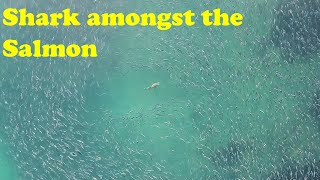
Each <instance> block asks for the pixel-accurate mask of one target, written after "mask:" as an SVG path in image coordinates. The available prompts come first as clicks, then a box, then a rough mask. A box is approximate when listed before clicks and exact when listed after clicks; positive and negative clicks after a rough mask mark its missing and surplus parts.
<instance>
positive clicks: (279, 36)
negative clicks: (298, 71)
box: [271, 0, 320, 62]
mask: <svg viewBox="0 0 320 180" xmlns="http://www.w3.org/2000/svg"><path fill="white" fill-rule="evenodd" d="M319 19H320V0H293V1H289V2H285V3H281V4H280V5H279V6H278V8H277V9H276V19H275V23H274V26H273V28H272V30H271V41H272V43H274V45H275V46H277V47H279V48H280V49H281V51H282V55H283V56H284V58H286V59H287V60H288V61H289V62H292V61H294V59H295V58H296V57H297V56H300V57H301V56H307V55H311V54H313V53H316V52H317V51H318V50H319V48H320V22H319Z"/></svg>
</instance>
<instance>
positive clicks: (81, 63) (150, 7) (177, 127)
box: [0, 0, 320, 179]
mask: <svg viewBox="0 0 320 180" xmlns="http://www.w3.org/2000/svg"><path fill="white" fill-rule="evenodd" d="M314 2H315V3H319V1H317V0H314ZM281 3H283V2H282V1H275V0H272V1H268V2H266V1H262V0H259V1H254V2H234V3H233V4H231V3H230V2H225V1H217V2H213V1H201V2H192V1H188V2H182V1H177V0H174V1H148V2H144V1H122V0H118V1H109V2H107V1H95V2H91V1H86V2H81V3H78V2H75V1H71V0H70V1H68V2H60V1H54V0H50V1H32V2H31V1H30V2H29V4H26V3H25V2H24V1H22V0H21V1H16V2H12V1H8V0H6V1H3V2H1V3H0V10H1V12H2V11H3V10H4V9H5V8H7V7H16V8H22V7H27V8H28V10H30V11H33V12H56V11H60V10H62V9H64V8H72V9H73V11H76V12H79V13H80V14H82V15H85V14H88V13H89V12H99V13H104V12H106V11H112V12H124V13H126V12H137V13H142V12H156V13H157V12H168V11H169V12H178V11H186V10H188V9H192V10H193V11H194V12H196V13H197V14H200V13H201V11H204V10H207V9H209V10H212V9H215V8H217V7H220V8H221V9H222V10H223V11H226V12H229V13H232V12H235V11H238V12H241V13H242V14H244V24H243V25H242V26H240V27H224V28H223V27H204V26H201V25H200V23H201V20H200V17H197V23H198V25H196V26H194V27H177V28H172V29H171V30H169V31H158V30H157V29H156V28H153V27H120V28H119V27H118V28H111V27H95V28H88V27H85V26H83V27H80V28H79V27H69V28H65V27H61V28H49V27H48V28H17V27H14V28H8V27H3V26H0V31H1V36H0V37H1V40H2V42H3V41H4V40H6V39H9V38H16V39H18V40H19V41H21V42H31V41H32V40H35V39H41V40H42V41H46V42H51V43H58V44H60V43H64V44H71V43H78V44H84V43H88V42H94V43H95V44H96V45H97V47H98V51H99V54H100V57H99V58H98V59H81V58H75V59H70V58H66V59H18V58H15V59H6V58H4V57H2V60H1V61H0V63H1V68H0V69H1V70H0V75H1V79H0V87H1V95H0V114H1V121H2V123H1V124H2V126H1V134H0V135H1V138H0V139H1V143H0V145H1V146H0V152H1V153H0V162H1V163H0V179H267V178H268V177H270V178H271V179H285V178H284V177H290V176H291V177H293V176H294V175H290V173H291V174H295V172H297V173H301V172H304V173H303V174H304V175H302V176H307V175H306V174H308V173H309V177H312V176H311V175H310V172H313V173H315V174H316V175H317V177H319V159H320V157H319V154H320V151H319V148H320V139H319V137H320V136H319V128H320V127H319V123H320V122H319V117H315V116H314V112H315V111H317V108H316V107H318V106H317V103H316V102H315V101H317V100H316V99H315V94H316V93H317V92H318V91H319V85H320V83H319V68H320V64H319V59H320V57H319V54H317V53H311V54H309V55H308V56H298V55H297V58H296V60H295V61H294V62H288V61H287V59H286V56H285V55H283V54H285V53H284V52H285V50H283V49H281V48H278V47H276V46H275V45H274V43H272V42H270V41H268V39H270V37H269V36H270V31H272V28H273V27H274V19H276V18H277V16H276V13H275V10H274V9H276V8H277V7H279V4H281ZM81 18H82V19H84V17H81ZM318 30H319V29H318ZM319 31H320V30H319ZM280 41H282V39H281V38H280ZM310 46H311V44H310ZM155 82H160V86H159V87H157V88H156V89H152V90H150V91H146V90H144V88H145V87H147V86H149V85H151V84H153V83H155ZM318 103H319V100H318ZM318 110H319V107H318ZM305 167H307V168H305ZM296 169H297V170H296ZM292 172H293V173H292ZM277 173H278V175H277ZM297 176H298V175H297ZM302 176H300V175H299V176H298V177H299V178H301V177H302ZM299 178H298V179H299ZM289 179H290V178H289ZM291 179H293V178H291ZM310 179H312V178H310ZM313 179H316V178H315V177H314V178H313Z"/></svg>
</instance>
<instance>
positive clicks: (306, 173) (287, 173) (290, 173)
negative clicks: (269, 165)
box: [268, 161, 320, 180]
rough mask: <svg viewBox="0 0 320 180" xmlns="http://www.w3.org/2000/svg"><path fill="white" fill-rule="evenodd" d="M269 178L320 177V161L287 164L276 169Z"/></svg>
mask: <svg viewBox="0 0 320 180" xmlns="http://www.w3.org/2000/svg"><path fill="white" fill-rule="evenodd" d="M268 179H269V180H273V179H274V180H277V179H281V180H282V179H283V180H289V179H302V180H303V179H308V180H313V179H314V180H316V179H320V161H317V162H310V163H308V164H306V165H300V164H292V163H290V164H287V165H285V166H284V167H282V168H280V169H278V170H275V171H273V172H272V173H271V175H270V176H269V177H268Z"/></svg>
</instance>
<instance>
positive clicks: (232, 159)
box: [211, 140, 248, 166]
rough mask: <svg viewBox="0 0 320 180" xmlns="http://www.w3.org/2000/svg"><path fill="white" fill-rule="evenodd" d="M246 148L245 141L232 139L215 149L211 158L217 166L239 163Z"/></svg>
mask: <svg viewBox="0 0 320 180" xmlns="http://www.w3.org/2000/svg"><path fill="white" fill-rule="evenodd" d="M247 148H248V146H247V144H246V143H243V142H237V141H233V140H232V141H231V142H229V143H228V144H227V145H226V146H225V147H222V148H219V149H217V150H216V151H215V152H214V153H213V154H212V156H211V159H212V160H213V161H214V162H215V163H216V164H217V165H219V166H235V165H237V164H239V163H241V160H242V159H243V153H244V152H245V151H246V149H247Z"/></svg>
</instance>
